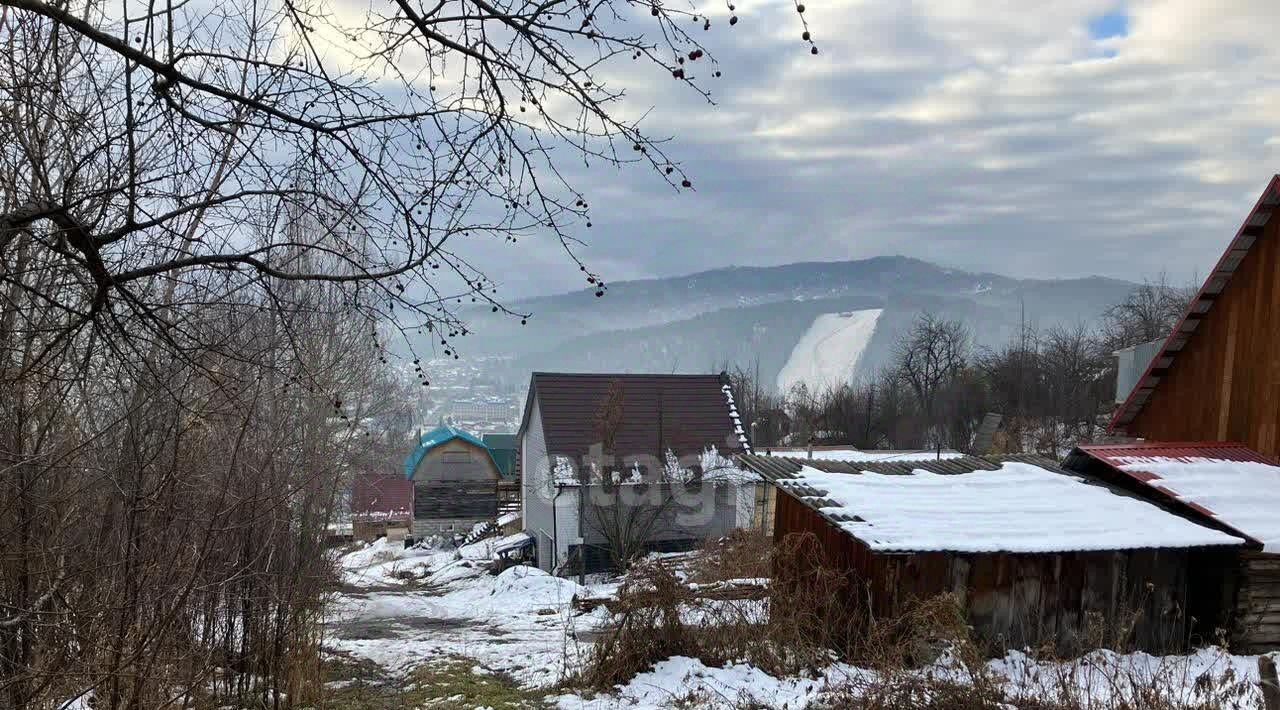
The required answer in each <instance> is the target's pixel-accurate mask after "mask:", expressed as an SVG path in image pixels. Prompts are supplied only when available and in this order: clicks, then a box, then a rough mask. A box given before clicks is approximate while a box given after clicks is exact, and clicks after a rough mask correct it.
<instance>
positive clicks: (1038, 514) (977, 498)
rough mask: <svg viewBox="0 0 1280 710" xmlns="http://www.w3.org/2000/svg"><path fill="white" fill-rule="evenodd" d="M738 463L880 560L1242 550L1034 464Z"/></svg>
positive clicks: (1030, 459)
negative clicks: (911, 555)
mask: <svg viewBox="0 0 1280 710" xmlns="http://www.w3.org/2000/svg"><path fill="white" fill-rule="evenodd" d="M739 462H740V464H741V465H742V466H743V467H744V468H747V469H749V470H754V471H757V472H758V473H761V474H762V475H764V476H765V477H767V478H770V479H772V480H773V481H774V483H775V484H776V485H777V486H778V489H779V490H781V491H784V492H786V493H787V494H789V495H791V496H793V497H794V498H796V499H797V500H799V501H800V502H801V503H803V504H805V505H806V506H808V507H810V508H812V509H813V510H816V511H817V512H818V513H819V514H820V515H822V516H823V517H824V518H826V519H827V520H829V521H831V522H832V523H833V524H834V525H836V526H837V527H838V528H840V529H841V530H843V531H844V532H846V533H848V534H849V535H850V536H852V537H854V538H856V539H857V540H858V541H860V542H861V543H862V544H863V545H865V546H866V547H867V548H869V549H871V550H873V551H876V552H884V553H894V552H931V551H932V552H939V551H946V552H962V553H990V552H1008V553H1052V552H1073V551H1101V550H1130V549H1145V548H1184V547H1198V546H1206V545H1240V544H1243V543H1244V540H1242V539H1239V538H1236V537H1233V536H1231V535H1228V534H1226V533H1224V532H1221V531H1218V530H1214V529H1211V528H1208V527H1204V526H1201V525H1198V524H1196V523H1194V522H1192V521H1190V520H1187V519H1185V518H1182V517H1179V516H1177V515H1174V514H1173V513H1170V512H1168V511H1165V510H1163V509H1161V508H1160V507H1158V506H1155V505H1152V504H1150V503H1148V502H1146V501H1143V500H1141V499H1140V498H1138V497H1136V496H1130V495H1125V494H1123V493H1120V492H1117V491H1115V490H1113V489H1112V488H1110V487H1108V486H1105V485H1101V484H1098V483H1095V482H1091V481H1089V480H1086V479H1084V478H1081V477H1079V476H1075V475H1072V474H1069V473H1067V472H1065V471H1063V470H1062V469H1060V468H1058V467H1057V466H1056V465H1054V464H1053V462H1051V461H1048V460H1046V459H1042V458H1039V457H1035V456H1014V457H1005V458H981V457H976V456H962V457H959V458H954V459H944V460H942V461H913V462H897V463H888V462H858V461H850V462H839V461H829V460H803V459H786V458H778V457H763V456H740V457H739Z"/></svg>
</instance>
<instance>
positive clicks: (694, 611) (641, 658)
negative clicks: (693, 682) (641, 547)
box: [568, 533, 1257, 710]
mask: <svg viewBox="0 0 1280 710" xmlns="http://www.w3.org/2000/svg"><path fill="white" fill-rule="evenodd" d="M815 543H816V541H814V540H813V539H812V538H805V537H803V536H800V537H797V538H795V539H791V540H788V541H786V542H785V543H784V544H781V545H778V546H774V545H772V544H770V543H768V541H764V540H761V539H760V538H759V537H758V536H755V537H753V536H750V535H746V534H741V533H739V534H735V535H734V536H732V537H730V538H728V539H725V540H722V541H718V542H716V543H714V544H711V545H708V546H707V547H706V549H705V550H704V551H703V553H702V554H701V555H700V556H697V557H695V558H693V559H691V560H683V561H681V563H680V565H679V566H678V567H677V566H673V565H670V564H667V563H664V562H662V561H653V562H648V563H645V564H641V565H637V566H636V567H635V568H633V570H632V571H631V573H630V574H629V575H628V577H627V580H626V582H625V583H624V585H623V586H622V588H621V589H620V590H619V593H618V601H617V603H616V604H614V605H612V609H613V610H614V612H615V614H614V619H613V621H612V623H611V624H609V625H608V626H607V627H606V628H605V629H604V632H603V633H602V635H601V636H600V638H599V639H598V640H597V642H596V644H595V645H594V647H593V648H592V650H591V651H590V653H589V656H588V661H587V663H586V664H585V666H584V668H583V670H582V671H580V673H579V674H578V675H577V676H575V677H573V678H571V679H569V681H568V685H569V686H571V687H576V688H587V689H594V690H599V691H608V690H609V689H611V688H613V687H614V686H616V685H619V684H625V683H626V682H627V681H628V680H630V679H631V678H632V677H634V676H635V675H636V674H638V673H642V672H644V671H647V670H649V669H651V668H652V667H653V666H654V664H655V663H657V662H658V661H661V660H663V659H666V658H669V657H672V656H689V657H693V658H698V659H700V660H701V661H702V662H703V663H705V664H707V665H708V666H723V665H725V664H727V663H731V662H732V663H747V664H750V665H752V666H755V667H757V668H759V669H761V670H763V671H765V672H766V673H769V674H771V675H773V676H775V677H785V676H797V675H810V676H811V677H812V676H813V675H814V674H815V673H816V672H818V671H820V670H821V669H824V668H830V667H831V666H832V663H833V662H834V661H835V660H837V659H838V660H841V661H844V662H846V663H848V664H851V665H852V666H856V667H857V668H861V669H865V670H867V671H870V672H859V673H849V674H848V675H847V677H844V678H837V679H829V682H828V687H827V688H826V690H824V691H823V692H822V694H821V695H820V698H821V700H820V701H818V704H816V705H814V707H818V708H831V709H833V710H834V709H835V708H842V709H844V708H847V709H849V710H907V709H911V710H919V709H923V710H970V709H974V710H987V709H990V710H1009V709H1011V708H1017V709H1019V710H1210V708H1232V709H1236V708H1240V709H1243V708H1252V707H1255V706H1256V703H1257V701H1256V692H1257V691H1256V685H1255V684H1254V683H1252V682H1249V681H1248V680H1247V679H1244V678H1239V677H1237V676H1236V675H1235V674H1234V672H1233V671H1232V670H1231V669H1230V668H1229V667H1222V668H1218V669H1217V670H1216V671H1215V672H1209V673H1202V674H1201V675H1198V676H1195V677H1192V675H1191V674H1192V673H1200V671H1197V670H1195V668H1194V667H1193V666H1192V665H1191V663H1190V662H1187V663H1184V664H1179V663H1173V664H1169V665H1167V666H1161V667H1159V668H1157V669H1155V670H1152V668H1150V667H1147V666H1141V665H1138V666H1127V665H1125V664H1123V663H1118V662H1116V657H1115V656H1114V655H1111V656H1108V655H1106V654H1090V655H1086V656H1084V657H1080V658H1075V659H1070V658H1065V657H1062V656H1060V655H1059V654H1057V653H1056V651H1055V649H1053V648H1049V647H1046V648H1041V649H1039V650H1038V651H1037V652H1036V653H1035V654H1034V657H1032V658H1029V659H1028V661H1027V664H1028V665H1027V673H1026V674H1025V675H1023V676H1022V677H1020V678H1019V679H1017V682H1011V680H1012V679H1010V678H1006V677H1005V676H1003V675H1001V674H999V673H997V672H995V671H994V670H993V669H992V667H991V665H990V664H989V662H988V661H989V659H990V658H992V652H993V651H999V652H1001V653H1002V652H1003V650H1002V649H994V648H993V647H991V646H989V645H987V644H984V643H982V642H981V641H979V640H977V639H975V637H974V636H973V634H972V629H971V628H970V627H969V626H968V624H967V623H966V619H965V615H964V612H963V609H962V608H961V606H960V604H959V603H958V600H957V599H956V598H954V597H952V596H950V595H942V596H939V597H935V598H933V599H929V600H926V601H922V602H918V603H915V604H912V605H910V606H908V607H907V608H906V609H904V611H903V612H902V613H900V614H898V615H897V616H894V617H892V618H875V617H873V616H872V615H871V614H870V613H869V612H867V611H866V608H865V607H866V605H865V604H859V603H858V601H857V600H859V599H865V598H866V597H865V592H864V591H861V590H860V588H859V587H858V585H857V584H856V583H855V582H853V581H852V580H851V579H849V578H848V577H847V576H844V575H841V574H838V573H835V572H833V571H831V570H828V569H826V568H824V567H823V566H822V565H821V564H820V563H819V558H818V550H817V548H816V544H815ZM762 577H771V578H772V583H771V584H770V585H769V586H768V588H767V592H765V593H764V594H762V595H760V596H762V598H759V599H747V600H728V601H726V600H723V599H709V598H707V597H706V595H705V593H704V590H705V589H707V588H708V586H709V585H711V586H714V585H716V583H724V582H726V581H728V580H742V579H758V578H762ZM780 580H785V581H780ZM1087 636H1088V642H1089V643H1092V644H1094V645H1093V647H1094V648H1106V647H1112V648H1119V649H1123V648H1124V646H1123V644H1124V642H1125V640H1126V639H1129V638H1131V636H1132V618H1131V616H1130V615H1126V614H1124V613H1120V614H1117V615H1116V616H1115V618H1114V619H1113V620H1112V621H1111V622H1110V623H1108V622H1105V621H1104V620H1102V619H1101V618H1095V619H1091V620H1090V623H1089V624H1088V633H1087ZM943 654H945V658H942V659H941V660H940V657H941V656H942V655H943ZM696 700H697V699H691V700H690V702H692V703H693V704H692V705H690V707H696V706H699V704H698V703H697V702H696ZM703 701H704V703H703V705H701V706H707V707H709V706H715V707H732V708H735V709H742V708H754V707H760V706H758V705H754V704H753V703H752V701H739V700H734V701H732V702H726V699H724V698H716V699H711V698H704V699H703ZM713 701H714V702H713Z"/></svg>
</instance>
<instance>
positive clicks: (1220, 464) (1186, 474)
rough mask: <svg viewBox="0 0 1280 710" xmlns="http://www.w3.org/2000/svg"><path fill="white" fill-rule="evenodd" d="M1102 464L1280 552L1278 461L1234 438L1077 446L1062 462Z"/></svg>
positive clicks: (1082, 466)
mask: <svg viewBox="0 0 1280 710" xmlns="http://www.w3.org/2000/svg"><path fill="white" fill-rule="evenodd" d="M1090 462H1096V463H1099V464H1102V465H1105V466H1106V467H1107V469H1108V470H1109V471H1111V472H1113V473H1114V474H1115V475H1116V476H1117V477H1118V480H1123V481H1124V482H1126V483H1128V484H1129V487H1130V488H1131V489H1133V490H1140V491H1142V492H1144V493H1145V494H1147V495H1148V496H1149V497H1151V498H1153V499H1157V500H1160V501H1162V502H1164V503H1165V504H1168V505H1170V506H1173V507H1176V508H1179V509H1181V510H1184V511H1186V512H1187V513H1188V514H1189V515H1193V516H1196V517H1198V518H1200V519H1203V520H1205V521H1206V522H1208V523H1210V524H1213V525H1216V526H1217V527H1219V528H1221V529H1224V530H1227V531H1229V532H1233V533H1236V534H1239V535H1241V536H1242V537H1246V538H1248V539H1249V540H1250V541H1251V542H1253V543H1254V544H1255V545H1261V546H1262V547H1263V548H1264V549H1266V550H1267V551H1268V552H1280V465H1277V463H1276V462H1275V461H1272V460H1271V459H1268V458H1267V457H1265V456H1263V455H1262V454H1259V453H1258V452H1256V451H1254V450H1253V449H1250V448H1249V447H1247V446H1244V445H1243V444H1237V443H1233V442H1221V441H1210V442H1173V443H1165V442H1143V443H1136V444H1095V445H1083V446H1078V447H1076V448H1075V450H1073V451H1072V452H1071V454H1070V455H1068V456H1067V459H1066V461H1065V462H1064V465H1065V466H1066V467H1067V468H1070V469H1072V470H1077V471H1084V470H1089V464H1090Z"/></svg>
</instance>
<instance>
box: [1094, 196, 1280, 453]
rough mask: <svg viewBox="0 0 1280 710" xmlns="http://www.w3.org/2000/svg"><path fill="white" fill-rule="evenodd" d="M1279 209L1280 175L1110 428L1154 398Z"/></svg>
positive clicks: (1128, 419)
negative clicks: (1167, 374) (1181, 353)
mask: <svg viewBox="0 0 1280 710" xmlns="http://www.w3.org/2000/svg"><path fill="white" fill-rule="evenodd" d="M1277 208H1280V175H1276V176H1274V177H1272V178H1271V182H1270V183H1268V184H1267V188H1266V189H1265V190H1263V191H1262V196H1261V197H1259V198H1258V202H1257V203H1256V204H1254V206H1253V209H1252V210H1251V211H1250V212H1249V216H1248V217H1247V218H1246V219H1245V221H1244V224H1243V225H1241V226H1240V230H1239V231H1237V232H1236V236H1235V239H1232V240H1231V243H1230V244H1229V245H1227V250H1226V251H1225V252H1224V253H1223V254H1222V258H1220V259H1218V263H1217V265H1216V266H1214V267H1213V271H1211V272H1209V276H1208V278H1206V279H1205V281H1204V285H1203V286H1201V287H1200V291H1199V292H1198V293H1197V294H1196V297H1195V298H1193V299H1191V303H1190V304H1189V305H1188V306H1187V310H1186V312H1185V313H1184V314H1183V316H1182V320H1180V321H1178V325H1177V326H1176V327H1174V329H1173V332H1171V333H1169V336H1168V337H1167V338H1166V339H1165V341H1164V345H1163V346H1161V348H1160V350H1159V351H1158V352H1157V353H1156V354H1155V356H1154V357H1153V358H1152V359H1151V363H1150V364H1149V365H1148V366H1147V369H1146V372H1145V373H1143V375H1142V377H1140V378H1139V379H1138V382H1137V384H1135V385H1134V387H1133V390H1132V391H1131V392H1129V396H1128V397H1127V398H1125V401H1124V404H1121V405H1120V407H1119V408H1118V409H1116V412H1115V415H1114V416H1112V418H1111V423H1110V425H1108V431H1116V430H1122V429H1124V427H1125V426H1126V425H1128V424H1129V423H1130V422H1132V421H1133V420H1134V419H1136V418H1137V416H1138V413H1139V412H1141V411H1142V408H1143V406H1145V405H1146V403H1147V400H1149V399H1150V398H1151V394H1152V393H1153V392H1155V389H1156V387H1157V386H1159V384H1160V380H1161V379H1162V378H1163V377H1164V375H1165V373H1166V372H1168V371H1169V368H1171V367H1173V364H1174V362H1175V361H1176V360H1177V357H1178V353H1180V352H1181V351H1182V349H1183V348H1185V347H1186V345H1187V341H1189V340H1190V339H1191V338H1192V337H1193V336H1194V335H1195V332H1196V329H1197V327H1199V325H1200V321H1202V320H1204V319H1205V318H1207V317H1209V314H1210V312H1211V311H1212V309H1213V303H1214V301H1216V300H1217V298H1218V296H1220V295H1221V294H1222V292H1223V290H1224V289H1226V288H1227V284H1228V283H1230V282H1231V276H1232V275H1233V274H1234V273H1235V271H1236V268H1237V267H1239V266H1240V262H1241V261H1244V258H1245V256H1246V255H1248V253H1249V250H1250V249H1251V248H1253V245H1254V244H1255V243H1256V242H1257V241H1258V239H1259V238H1260V237H1262V235H1263V231H1264V229H1265V228H1266V226H1267V222H1268V221H1270V220H1271V218H1272V216H1273V215H1274V214H1275V213H1276V212H1277Z"/></svg>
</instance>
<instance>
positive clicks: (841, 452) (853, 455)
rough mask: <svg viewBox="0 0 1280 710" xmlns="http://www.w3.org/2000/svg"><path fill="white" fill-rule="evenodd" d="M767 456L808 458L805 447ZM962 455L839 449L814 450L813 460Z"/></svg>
mask: <svg viewBox="0 0 1280 710" xmlns="http://www.w3.org/2000/svg"><path fill="white" fill-rule="evenodd" d="M765 455H767V456H786V457H790V458H798V459H803V458H809V451H808V449H807V448H805V447H788V448H773V449H770V450H768V451H766V452H765ZM963 456H964V454H962V453H960V452H959V451H952V450H950V449H943V450H942V452H941V453H939V452H938V451H935V450H907V451H901V450H889V449H880V450H876V449H854V448H847V449H840V448H822V449H819V448H816V447H815V448H814V450H813V460H815V461H933V460H937V459H958V458H961V457H963Z"/></svg>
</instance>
